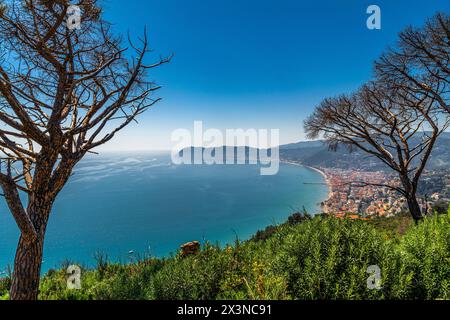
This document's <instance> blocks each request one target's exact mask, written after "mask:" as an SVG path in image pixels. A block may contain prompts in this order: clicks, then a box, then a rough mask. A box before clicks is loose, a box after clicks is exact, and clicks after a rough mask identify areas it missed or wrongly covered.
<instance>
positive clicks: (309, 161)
mask: <svg viewBox="0 0 450 320" xmlns="http://www.w3.org/2000/svg"><path fill="white" fill-rule="evenodd" d="M280 157H281V159H283V160H291V161H298V162H300V163H302V164H304V165H309V166H317V167H329V168H332V167H334V168H342V169H351V168H352V169H365V170H369V171H377V170H386V169H387V168H386V165H385V164H383V163H382V162H381V161H380V160H378V159H377V158H375V157H373V156H370V155H368V154H367V153H365V152H363V151H361V150H359V149H355V150H353V152H350V151H349V150H348V149H347V148H346V147H344V146H342V147H340V148H338V150H337V151H330V150H329V148H328V146H327V144H326V143H325V142H324V141H303V142H299V143H293V144H288V145H284V146H281V147H280ZM427 169H434V170H435V169H448V170H450V132H444V133H443V134H442V135H441V136H440V137H439V139H438V141H437V143H436V145H435V148H434V149H433V153H432V155H431V157H430V159H429V162H428V166H427Z"/></svg>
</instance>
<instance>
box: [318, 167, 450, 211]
mask: <svg viewBox="0 0 450 320" xmlns="http://www.w3.org/2000/svg"><path fill="white" fill-rule="evenodd" d="M319 170H320V171H322V172H323V174H324V176H325V177H326V181H327V184H328V186H329V188H330V192H329V197H328V199H327V200H326V201H324V202H323V203H322V204H321V205H322V211H323V212H324V213H325V214H330V215H334V216H336V217H348V218H352V219H370V218H372V217H390V216H395V215H398V214H400V213H402V212H404V211H406V210H407V204H406V201H405V199H404V198H403V197H402V196H400V195H399V193H398V192H397V191H395V190H393V189H392V188H390V187H388V186H391V187H397V186H399V182H398V179H397V178H396V177H395V176H394V175H393V174H388V173H386V172H383V171H376V172H371V171H362V170H344V169H336V168H320V169H319ZM423 180H424V181H425V182H427V181H428V182H430V181H434V182H435V183H434V184H432V185H434V186H436V184H438V183H437V181H438V180H439V182H441V186H440V187H439V188H437V189H435V190H432V191H435V192H433V193H431V194H429V195H426V194H423V196H420V197H419V205H420V206H421V209H422V210H423V212H431V211H432V210H433V205H434V204H435V203H437V202H438V201H442V202H446V203H448V202H449V201H450V199H449V188H450V173H448V172H447V173H439V174H437V173H436V172H432V171H431V172H426V173H425V174H424V177H423ZM427 190H429V189H427ZM424 191H426V190H424Z"/></svg>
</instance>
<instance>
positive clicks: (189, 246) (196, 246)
mask: <svg viewBox="0 0 450 320" xmlns="http://www.w3.org/2000/svg"><path fill="white" fill-rule="evenodd" d="M180 249H181V252H180V253H181V256H183V257H187V256H190V255H193V254H197V253H198V252H199V251H200V242H198V241H192V242H188V243H185V244H183V245H182V246H180Z"/></svg>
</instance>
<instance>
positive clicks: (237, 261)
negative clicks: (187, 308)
mask: <svg viewBox="0 0 450 320" xmlns="http://www.w3.org/2000/svg"><path fill="white" fill-rule="evenodd" d="M399 219H400V220H399ZM402 219H403V218H399V217H395V218H380V219H378V220H377V221H361V220H356V221H355V220H347V219H336V218H331V217H330V218H327V217H320V216H317V217H314V218H309V217H305V216H303V217H300V218H298V217H297V216H293V217H292V218H291V219H289V221H288V222H286V223H285V224H283V225H280V226H273V227H272V228H271V229H270V230H271V231H270V232H268V231H267V230H268V229H266V231H264V232H266V234H265V236H264V237H261V234H260V236H259V237H258V238H254V239H252V240H249V241H245V242H240V241H236V242H235V243H234V245H228V246H226V247H225V248H223V247H219V246H217V245H210V244H204V245H203V246H202V248H201V249H200V251H198V252H197V253H195V254H190V255H187V256H183V255H181V254H176V255H174V256H172V257H170V258H166V259H159V258H154V257H150V256H141V257H140V258H139V257H138V258H136V259H133V260H132V261H131V262H130V263H129V264H120V263H112V262H108V259H107V256H106V255H99V254H98V255H97V267H96V268H95V269H86V268H82V273H81V289H79V290H69V289H67V275H66V271H65V270H66V269H67V266H68V264H69V263H66V264H65V265H64V266H63V267H62V268H61V269H60V270H51V271H49V272H48V273H47V275H45V276H44V277H43V278H42V281H41V286H40V296H39V298H40V299H52V300H53V299H59V300H60V299H62V300H66V299H76V300H78V299H118V300H122V299H133V300H140V299H157V300H173V299H177V300H179V299H188V300H214V299H245V300H254V299H280V300H289V299H300V300H311V299H450V263H449V261H450V260H449V259H450V238H449V237H448V229H449V228H450V211H449V213H448V214H446V215H441V216H434V217H428V218H426V219H425V221H424V222H422V223H421V224H420V225H417V226H414V225H412V224H411V223H408V221H405V220H404V219H403V220H402ZM409 222H411V221H409ZM369 266H372V267H373V266H376V267H378V268H380V270H381V275H382V277H381V279H380V280H379V282H374V283H372V284H373V285H375V287H373V286H372V287H369V286H368V279H369V277H370V273H369V274H368V272H367V270H368V268H369ZM10 285H11V280H10V278H5V279H1V280H0V299H1V298H2V296H3V299H7V298H8V294H7V292H8V289H9V286H10Z"/></svg>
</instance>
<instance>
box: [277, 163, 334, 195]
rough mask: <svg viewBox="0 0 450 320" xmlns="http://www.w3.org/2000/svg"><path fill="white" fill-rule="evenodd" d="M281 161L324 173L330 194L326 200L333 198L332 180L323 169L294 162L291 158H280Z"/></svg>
mask: <svg viewBox="0 0 450 320" xmlns="http://www.w3.org/2000/svg"><path fill="white" fill-rule="evenodd" d="M280 162H281V163H285V164H291V165H294V166H299V167H305V168H308V169H310V170H314V171H316V172H318V173H320V174H321V175H322V177H323V178H324V179H325V183H326V185H327V187H328V195H327V198H326V199H325V201H327V200H329V199H330V198H331V193H332V188H331V183H330V180H329V178H328V176H327V174H326V173H325V172H324V171H322V170H320V169H319V168H316V167H311V166H307V165H304V164H301V163H297V162H293V161H289V160H280Z"/></svg>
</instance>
